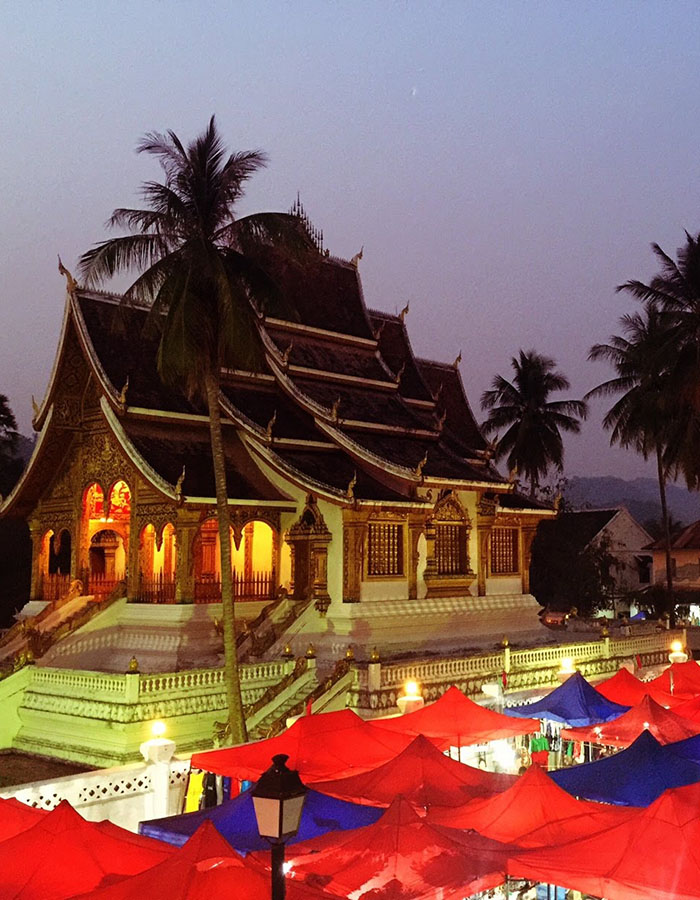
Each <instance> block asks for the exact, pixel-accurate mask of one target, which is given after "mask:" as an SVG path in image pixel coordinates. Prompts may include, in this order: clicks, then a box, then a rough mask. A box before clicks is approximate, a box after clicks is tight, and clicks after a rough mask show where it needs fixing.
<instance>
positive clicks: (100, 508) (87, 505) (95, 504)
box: [83, 482, 107, 522]
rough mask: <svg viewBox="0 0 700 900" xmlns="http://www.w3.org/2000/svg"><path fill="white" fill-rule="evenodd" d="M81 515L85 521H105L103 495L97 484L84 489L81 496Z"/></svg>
mask: <svg viewBox="0 0 700 900" xmlns="http://www.w3.org/2000/svg"><path fill="white" fill-rule="evenodd" d="M83 515H84V516H85V518H86V519H97V520H98V521H102V522H106V521H107V518H106V516H105V495H104V492H103V491H102V488H101V487H100V486H99V484H97V482H95V483H94V484H91V485H90V486H89V487H87V488H86V489H85V493H84V494H83Z"/></svg>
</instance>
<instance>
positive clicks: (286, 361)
mask: <svg viewBox="0 0 700 900" xmlns="http://www.w3.org/2000/svg"><path fill="white" fill-rule="evenodd" d="M293 348H294V341H290V342H289V344H288V346H287V349H286V350H285V351H284V352H283V353H282V362H283V363H284V365H285V368H286V367H287V366H288V365H289V354H290V353H291V352H292V350H293Z"/></svg>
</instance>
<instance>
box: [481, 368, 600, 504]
mask: <svg viewBox="0 0 700 900" xmlns="http://www.w3.org/2000/svg"><path fill="white" fill-rule="evenodd" d="M511 365H512V367H513V371H514V372H515V377H514V378H513V381H512V382H510V381H506V379H505V378H503V377H502V376H501V375H496V377H495V378H494V379H493V382H492V387H493V390H490V391H485V392H484V393H483V394H482V396H481V408H482V409H488V410H490V412H489V416H488V418H487V419H486V421H485V422H484V424H483V426H482V427H483V429H484V431H485V432H486V434H492V433H494V432H497V431H500V432H501V434H500V436H499V437H498V440H497V444H496V460H499V459H502V458H503V457H504V456H507V464H508V467H509V469H510V470H511V471H513V470H515V471H517V472H520V473H522V474H523V475H524V477H525V478H526V479H527V481H529V483H530V496H531V497H532V498H534V497H535V494H536V493H537V488H538V486H539V484H540V481H541V479H542V478H545V477H546V475H547V473H548V472H549V470H550V469H551V468H552V467H554V468H556V469H557V470H558V471H561V470H562V468H563V462H564V444H563V441H562V436H561V432H562V431H566V432H569V433H573V434H578V433H579V431H580V430H581V420H582V419H585V418H586V414H587V407H586V404H585V402H584V401H583V400H550V399H549V398H550V395H551V394H553V393H555V392H557V391H565V390H568V389H569V387H570V385H569V381H568V379H567V378H566V376H565V375H563V374H562V373H561V372H557V371H556V362H555V361H554V360H553V359H550V358H549V357H548V356H541V355H540V354H539V353H535V351H534V350H530V351H528V352H527V353H526V352H524V351H523V350H521V351H520V353H519V356H518V358H517V359H516V358H515V357H513V359H512V360H511ZM503 429H505V430H504V431H503Z"/></svg>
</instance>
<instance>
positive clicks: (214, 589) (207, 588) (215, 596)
mask: <svg viewBox="0 0 700 900" xmlns="http://www.w3.org/2000/svg"><path fill="white" fill-rule="evenodd" d="M276 589H277V585H276V578H275V571H274V569H273V570H272V571H271V572H253V573H252V575H251V576H250V577H248V578H246V577H245V576H244V575H239V574H238V573H237V572H236V570H235V569H234V571H233V599H234V600H236V601H242V600H273V599H274V596H275V591H276ZM194 602H195V603H220V602H221V580H220V579H219V576H218V575H200V576H199V577H198V578H197V579H196V581H195V583H194Z"/></svg>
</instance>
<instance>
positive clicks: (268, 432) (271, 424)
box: [265, 410, 277, 441]
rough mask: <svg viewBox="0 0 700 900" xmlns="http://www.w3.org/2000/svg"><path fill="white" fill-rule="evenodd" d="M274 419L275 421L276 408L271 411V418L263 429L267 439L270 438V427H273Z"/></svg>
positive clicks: (269, 439)
mask: <svg viewBox="0 0 700 900" xmlns="http://www.w3.org/2000/svg"><path fill="white" fill-rule="evenodd" d="M276 421H277V410H275V411H274V412H273V413H272V418H271V419H270V421H269V422H268V423H267V428H266V430H265V433H266V435H267V439H268V441H271V440H272V429H273V428H274V427H275V422H276Z"/></svg>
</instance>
